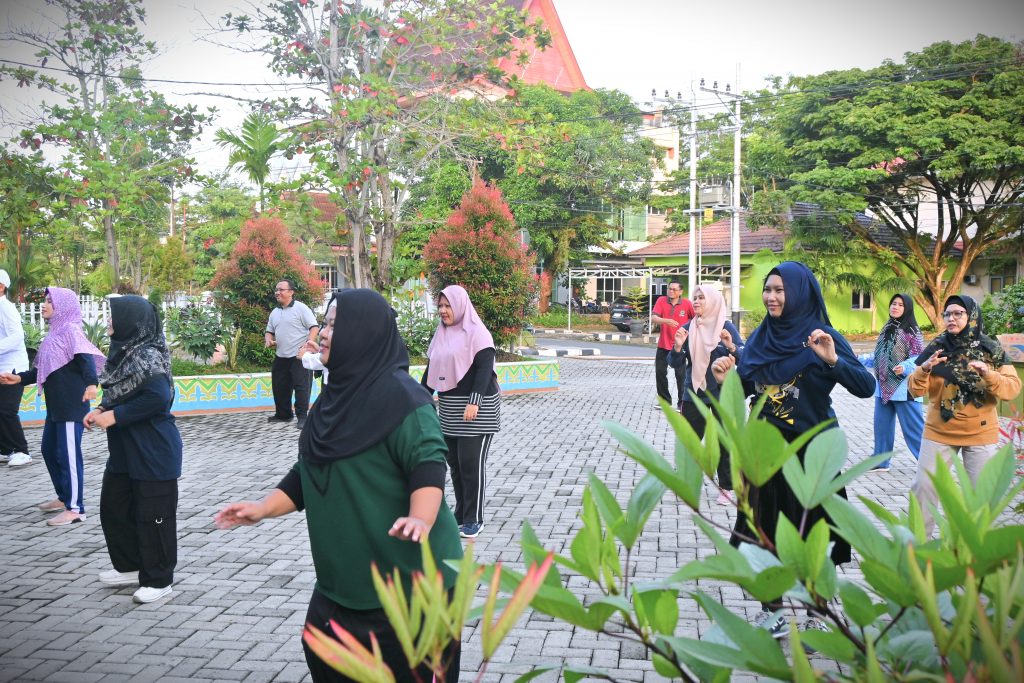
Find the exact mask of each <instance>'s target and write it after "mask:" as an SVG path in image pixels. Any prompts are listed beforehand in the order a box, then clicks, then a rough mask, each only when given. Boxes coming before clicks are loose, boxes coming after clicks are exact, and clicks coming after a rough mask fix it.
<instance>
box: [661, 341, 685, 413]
mask: <svg viewBox="0 0 1024 683" xmlns="http://www.w3.org/2000/svg"><path fill="white" fill-rule="evenodd" d="M670 372H671V373H673V374H674V375H675V378H676V402H675V403H672V394H671V393H669V390H668V374H669V373H670ZM685 373H686V370H685V369H684V368H683V366H682V365H680V366H679V367H678V368H670V367H669V366H668V349H663V348H660V347H659V348H658V351H657V353H655V355H654V382H655V386H657V388H658V396H660V397H661V398H663V399H665V400H666V401H668V402H669V404H670V405H674V406H676V407H678V406H679V402H680V401H682V400H683V381H684V380H685V377H686V374H685Z"/></svg>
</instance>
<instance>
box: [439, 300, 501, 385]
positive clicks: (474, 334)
mask: <svg viewBox="0 0 1024 683" xmlns="http://www.w3.org/2000/svg"><path fill="white" fill-rule="evenodd" d="M441 294H442V296H444V297H445V298H446V299H448V303H449V304H451V306H452V313H453V314H454V316H455V322H453V323H452V324H451V325H445V324H444V323H438V324H437V331H436V332H434V338H433V339H431V340H430V346H429V347H427V359H428V360H429V361H430V363H429V364H428V366H427V386H428V387H430V388H431V389H433V390H435V391H438V392H441V391H450V390H451V389H454V388H455V385H457V384H458V383H459V380H460V379H462V378H463V377H465V376H466V373H467V372H469V369H470V368H471V367H472V366H473V359H474V358H476V354H477V353H478V352H479V351H481V350H482V349H493V348H494V339H493V338H492V337H491V333H490V332H489V331H488V330H487V328H486V327H484V323H483V321H481V320H480V316H479V315H478V314H477V312H476V309H475V308H473V302H472V301H470V300H469V293H468V292H466V290H465V289H463V288H462V287H460V286H459V285H449V286H448V287H445V288H444V289H443V290H441Z"/></svg>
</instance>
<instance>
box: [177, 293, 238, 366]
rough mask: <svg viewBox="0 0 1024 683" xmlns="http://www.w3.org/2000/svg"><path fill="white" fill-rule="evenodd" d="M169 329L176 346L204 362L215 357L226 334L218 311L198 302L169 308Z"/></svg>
mask: <svg viewBox="0 0 1024 683" xmlns="http://www.w3.org/2000/svg"><path fill="white" fill-rule="evenodd" d="M167 331H168V333H170V335H171V337H172V339H173V345H174V346H176V347H178V348H180V349H182V350H183V351H185V353H187V354H189V355H190V356H192V357H193V358H196V359H198V360H200V361H203V362H204V363H205V362H207V361H209V360H210V358H212V357H213V354H214V353H215V352H216V351H217V344H219V343H220V342H221V339H222V337H223V336H224V329H223V327H222V325H221V322H220V319H219V318H218V317H217V311H215V310H214V309H212V308H210V307H208V306H199V305H196V304H189V305H187V306H185V307H183V308H170V309H168V310H167Z"/></svg>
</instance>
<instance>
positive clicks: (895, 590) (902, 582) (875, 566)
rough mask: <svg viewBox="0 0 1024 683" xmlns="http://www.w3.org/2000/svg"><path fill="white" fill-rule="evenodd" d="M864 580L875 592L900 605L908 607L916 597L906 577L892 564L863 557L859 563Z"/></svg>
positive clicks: (913, 602) (914, 601)
mask: <svg viewBox="0 0 1024 683" xmlns="http://www.w3.org/2000/svg"><path fill="white" fill-rule="evenodd" d="M860 569H861V572H863V573H864V580H865V581H867V582H868V585H870V586H871V587H872V588H874V589H875V592H876V593H878V594H879V595H880V596H882V597H883V598H885V599H887V600H892V601H893V602H895V603H896V604H897V605H899V606H900V607H910V606H911V605H913V604H915V603H916V601H917V597H916V595H915V593H914V589H913V587H912V586H910V584H909V582H908V581H907V579H906V578H905V577H903V576H901V575H900V574H899V572H897V571H895V570H894V569H893V568H892V566H890V565H888V564H884V563H882V562H879V561H878V560H873V559H864V560H861V563H860Z"/></svg>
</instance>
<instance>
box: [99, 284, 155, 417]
mask: <svg viewBox="0 0 1024 683" xmlns="http://www.w3.org/2000/svg"><path fill="white" fill-rule="evenodd" d="M110 321H111V323H110V324H111V327H112V328H113V331H114V333H113V334H112V335H110V353H109V354H108V355H107V365H106V367H105V368H104V370H103V374H102V375H101V376H100V386H101V387H103V401H102V402H101V405H102V406H103V408H105V409H108V410H109V409H110V408H113V407H114V406H116V405H118V404H120V403H124V402H125V401H127V400H128V399H129V398H131V397H132V396H134V395H135V394H136V393H137V392H138V391H139V389H140V388H141V387H142V386H143V385H144V384H146V382H148V381H149V380H150V379H151V378H153V377H155V376H157V375H164V376H165V377H166V378H167V381H168V382H170V381H171V353H170V351H169V350H168V348H167V342H166V341H165V340H164V332H163V329H162V328H161V326H160V318H159V316H158V315H157V312H156V307H155V306H153V304H151V303H150V302H149V301H147V300H146V299H144V298H143V297H141V296H134V295H131V296H119V297H116V298H113V299H110Z"/></svg>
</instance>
